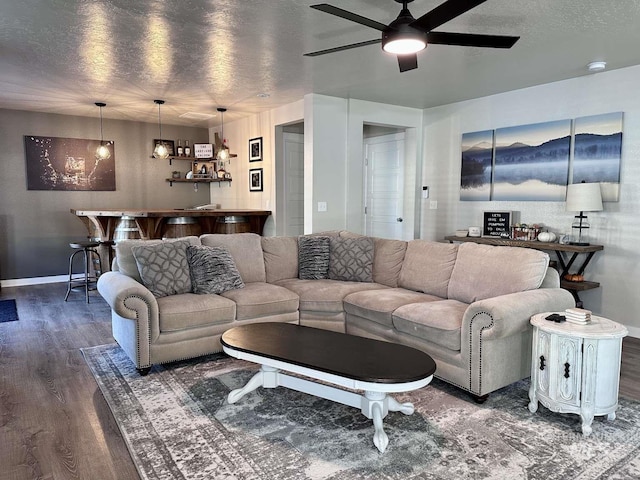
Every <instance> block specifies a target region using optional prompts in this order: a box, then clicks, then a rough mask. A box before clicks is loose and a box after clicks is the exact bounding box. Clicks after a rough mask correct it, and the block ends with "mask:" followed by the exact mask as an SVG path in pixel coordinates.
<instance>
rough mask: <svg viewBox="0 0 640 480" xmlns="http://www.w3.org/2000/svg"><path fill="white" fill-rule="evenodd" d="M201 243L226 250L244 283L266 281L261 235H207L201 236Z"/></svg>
mask: <svg viewBox="0 0 640 480" xmlns="http://www.w3.org/2000/svg"><path fill="white" fill-rule="evenodd" d="M200 241H201V242H202V245H207V246H209V247H224V248H226V249H227V250H228V251H229V253H230V254H231V256H232V257H233V261H234V262H235V264H236V267H237V268H238V272H240V276H241V277H242V281H243V282H244V283H249V282H264V281H266V279H267V275H266V273H265V270H264V258H263V256H262V243H261V241H260V235H257V234H255V233H232V234H222V233H207V234H205V235H201V236H200Z"/></svg>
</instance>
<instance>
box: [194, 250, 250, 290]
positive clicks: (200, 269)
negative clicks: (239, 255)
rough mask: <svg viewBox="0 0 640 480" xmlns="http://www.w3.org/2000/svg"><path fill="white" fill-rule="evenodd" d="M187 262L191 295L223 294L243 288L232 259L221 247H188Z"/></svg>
mask: <svg viewBox="0 0 640 480" xmlns="http://www.w3.org/2000/svg"><path fill="white" fill-rule="evenodd" d="M187 262H188V264H189V274H190V277H191V288H192V291H193V293H198V294H203V293H218V294H219V293H223V292H226V291H227V290H234V289H236V288H243V287H244V282H243V281H242V278H241V277H240V273H239V272H238V269H237V268H236V264H235V262H234V261H233V257H231V254H230V253H229V252H228V251H227V249H226V248H223V247H208V246H206V245H189V246H188V247H187Z"/></svg>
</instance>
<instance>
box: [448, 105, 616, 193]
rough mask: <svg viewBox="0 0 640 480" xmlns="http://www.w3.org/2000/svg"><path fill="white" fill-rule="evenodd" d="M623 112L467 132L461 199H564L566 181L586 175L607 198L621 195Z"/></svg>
mask: <svg viewBox="0 0 640 480" xmlns="http://www.w3.org/2000/svg"><path fill="white" fill-rule="evenodd" d="M622 117H623V114H622V112H617V113H608V114H603V115H595V116H590V117H581V118H577V119H575V120H573V122H572V121H571V120H558V121H553V122H545V123H538V124H531V125H521V126H517V127H507V128H499V129H496V130H495V131H493V130H485V131H481V132H471V133H465V134H463V135H462V144H461V150H462V167H461V176H460V200H519V201H533V200H537V201H564V199H565V197H566V190H567V184H569V183H579V182H581V181H583V180H584V181H586V182H590V183H591V182H600V183H601V185H602V196H603V200H604V201H618V197H619V184H620V161H621V154H622ZM572 125H573V133H572Z"/></svg>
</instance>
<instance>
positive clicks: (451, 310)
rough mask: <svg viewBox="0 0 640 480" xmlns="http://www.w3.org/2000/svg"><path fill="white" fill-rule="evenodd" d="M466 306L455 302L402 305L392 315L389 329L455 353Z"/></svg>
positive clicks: (458, 345) (442, 301)
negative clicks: (392, 327)
mask: <svg viewBox="0 0 640 480" xmlns="http://www.w3.org/2000/svg"><path fill="white" fill-rule="evenodd" d="M468 306H469V305H468V304H466V303H463V302H458V301H457V300H440V301H437V302H426V303H425V302H423V303H411V304H408V305H403V306H402V307H400V308H398V309H397V310H396V311H395V312H393V326H394V327H395V329H396V330H398V331H399V332H402V333H406V334H407V335H411V336H412V337H417V338H420V339H423V340H427V341H429V342H432V343H435V344H437V345H440V346H442V347H445V348H448V349H449V350H455V351H459V350H460V338H461V328H462V317H464V312H465V311H466V310H467V307H468Z"/></svg>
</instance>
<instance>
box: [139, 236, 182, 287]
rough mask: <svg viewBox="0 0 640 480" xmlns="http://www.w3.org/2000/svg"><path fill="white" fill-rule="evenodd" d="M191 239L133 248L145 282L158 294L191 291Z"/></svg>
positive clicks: (144, 283)
mask: <svg viewBox="0 0 640 480" xmlns="http://www.w3.org/2000/svg"><path fill="white" fill-rule="evenodd" d="M189 245H190V242H189V241H188V240H179V241H175V242H162V243H157V244H155V245H140V246H135V247H131V252H132V253H133V257H134V258H135V259H136V265H138V271H139V272H140V278H141V279H142V284H143V285H144V286H145V287H147V288H148V289H149V290H150V291H151V293H153V295H154V296H156V297H166V296H168V295H177V294H180V293H189V292H191V278H190V277H189V265H188V264H187V247H188V246H189Z"/></svg>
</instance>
